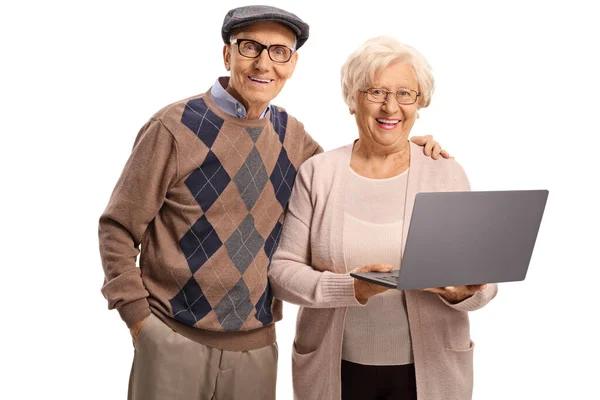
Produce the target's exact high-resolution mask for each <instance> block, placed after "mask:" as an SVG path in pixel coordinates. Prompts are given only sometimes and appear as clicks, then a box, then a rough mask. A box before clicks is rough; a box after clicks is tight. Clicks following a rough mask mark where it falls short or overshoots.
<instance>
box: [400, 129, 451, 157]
mask: <svg viewBox="0 0 600 400" xmlns="http://www.w3.org/2000/svg"><path fill="white" fill-rule="evenodd" d="M410 141H411V142H413V143H415V144H418V145H419V146H425V148H424V149H423V153H425V155H426V156H428V157H431V158H433V159H434V160H437V159H438V158H439V156H440V155H441V156H442V157H444V158H454V157H450V154H449V153H448V152H447V151H446V150H442V146H440V144H439V143H438V142H436V141H435V140H433V136H431V135H425V136H414V137H412V138H410Z"/></svg>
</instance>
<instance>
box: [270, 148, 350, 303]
mask: <svg viewBox="0 0 600 400" xmlns="http://www.w3.org/2000/svg"><path fill="white" fill-rule="evenodd" d="M312 166H313V163H312V162H311V160H309V161H307V162H306V163H305V164H303V165H302V167H301V168H300V170H299V171H298V175H297V176H296V183H295V184H294V188H293V190H292V195H291V197H290V202H289V204H288V211H287V214H286V217H285V222H284V226H283V230H282V234H281V240H280V242H279V246H278V247H277V250H276V251H275V254H274V255H273V260H272V262H271V268H270V270H269V281H270V283H271V288H272V289H273V295H274V296H275V297H277V298H279V299H281V300H285V301H288V302H290V303H293V304H297V305H300V306H304V307H311V308H337V307H348V306H362V304H360V303H359V302H358V300H356V297H355V295H354V278H352V277H351V276H350V275H349V274H336V273H333V272H331V271H319V270H317V269H315V268H313V266H312V263H311V259H312V257H311V236H312V235H311V228H312V224H311V221H312V220H313V212H314V208H313V203H312V201H311V185H312V173H313V167H312ZM317 237H318V236H317ZM317 245H318V246H324V245H326V244H325V243H318V244H317Z"/></svg>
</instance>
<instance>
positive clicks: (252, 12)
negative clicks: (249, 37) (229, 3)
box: [221, 6, 309, 49]
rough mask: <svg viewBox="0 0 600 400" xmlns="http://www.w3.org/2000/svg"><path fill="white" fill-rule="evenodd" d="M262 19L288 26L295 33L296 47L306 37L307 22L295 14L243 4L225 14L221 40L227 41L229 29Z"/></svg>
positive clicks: (301, 43) (267, 7) (300, 44)
mask: <svg viewBox="0 0 600 400" xmlns="http://www.w3.org/2000/svg"><path fill="white" fill-rule="evenodd" d="M264 21H275V22H279V23H282V24H284V25H285V26H288V27H289V28H290V29H291V30H292V31H293V32H294V33H295V34H296V40H297V42H298V43H297V45H296V49H299V48H300V47H302V45H303V44H304V42H306V40H307V39H308V29H309V28H308V24H307V23H306V22H304V21H302V20H301V19H300V18H298V17H297V16H296V15H294V14H292V13H290V12H287V11H285V10H282V9H279V8H276V7H270V6H245V7H239V8H234V9H233V10H230V11H229V12H228V13H227V15H225V19H224V20H223V27H222V28H221V36H222V37H223V41H224V42H225V43H229V38H230V36H231V31H233V30H234V29H236V28H240V27H242V26H246V25H250V24H254V23H257V22H264Z"/></svg>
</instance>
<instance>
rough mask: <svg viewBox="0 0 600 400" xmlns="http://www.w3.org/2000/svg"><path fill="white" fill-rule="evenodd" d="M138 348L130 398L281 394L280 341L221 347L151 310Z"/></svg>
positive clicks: (233, 398)
mask: <svg viewBox="0 0 600 400" xmlns="http://www.w3.org/2000/svg"><path fill="white" fill-rule="evenodd" d="M134 347H135V354H134V359H133V366H132V368H131V375H130V378H129V395H128V399H129V400H171V399H173V400H175V399H177V400H238V399H248V400H254V399H257V400H258V399H260V400H263V399H264V400H273V399H275V382H276V380H277V357H278V350H277V344H276V343H273V344H272V345H270V346H267V347H263V348H261V349H257V350H250V351H241V352H236V351H227V350H219V349H215V348H212V347H208V346H204V345H202V344H199V343H196V342H194V341H192V340H189V339H187V338H185V337H184V336H181V335H179V334H178V333H176V332H174V331H173V330H171V329H170V328H169V327H168V326H167V325H165V324H164V323H163V322H162V321H161V320H160V319H158V318H157V317H156V316H154V315H152V314H151V315H150V317H148V319H147V320H146V322H145V323H144V325H143V326H142V330H141V331H140V333H139V334H138V337H137V339H136V341H135V346H134Z"/></svg>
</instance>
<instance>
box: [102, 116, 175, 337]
mask: <svg viewBox="0 0 600 400" xmlns="http://www.w3.org/2000/svg"><path fill="white" fill-rule="evenodd" d="M176 175H177V145H176V142H175V140H174V138H173V136H172V135H171V133H170V132H169V131H168V129H167V128H166V127H165V126H164V125H163V124H162V123H161V122H160V121H159V120H154V119H152V120H150V121H149V122H148V123H147V124H146V125H145V126H144V127H143V128H142V129H141V130H140V132H139V134H138V136H137V138H136V141H135V144H134V148H133V151H132V154H131V156H130V157H129V160H128V161H127V163H126V165H125V168H124V169H123V172H122V174H121V177H120V178H119V181H118V182H117V184H116V186H115V189H114V191H113V193H112V196H111V198H110V201H109V203H108V206H107V207H106V209H105V211H104V213H103V214H102V216H101V217H100V222H99V227H98V238H99V245H100V256H101V259H102V266H103V268H104V276H105V277H104V285H103V286H102V294H103V295H104V297H105V298H106V299H107V300H108V308H109V309H115V308H116V309H117V310H118V311H119V313H120V315H121V318H122V319H123V321H125V323H126V324H127V326H129V327H130V326H132V325H134V324H135V323H136V322H138V321H141V320H143V319H144V318H145V317H147V316H148V315H150V307H149V304H148V301H147V297H148V291H147V290H146V288H145V286H144V283H143V281H142V277H141V271H140V269H139V268H137V267H136V258H137V255H138V254H139V245H140V242H141V240H142V235H143V234H144V232H145V231H146V228H147V227H148V225H149V224H150V223H151V222H152V220H153V219H154V217H155V216H156V215H157V214H158V212H159V210H160V208H161V206H162V204H163V202H164V200H165V196H166V193H167V190H168V188H169V186H170V184H171V182H173V181H174V180H175V179H176Z"/></svg>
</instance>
